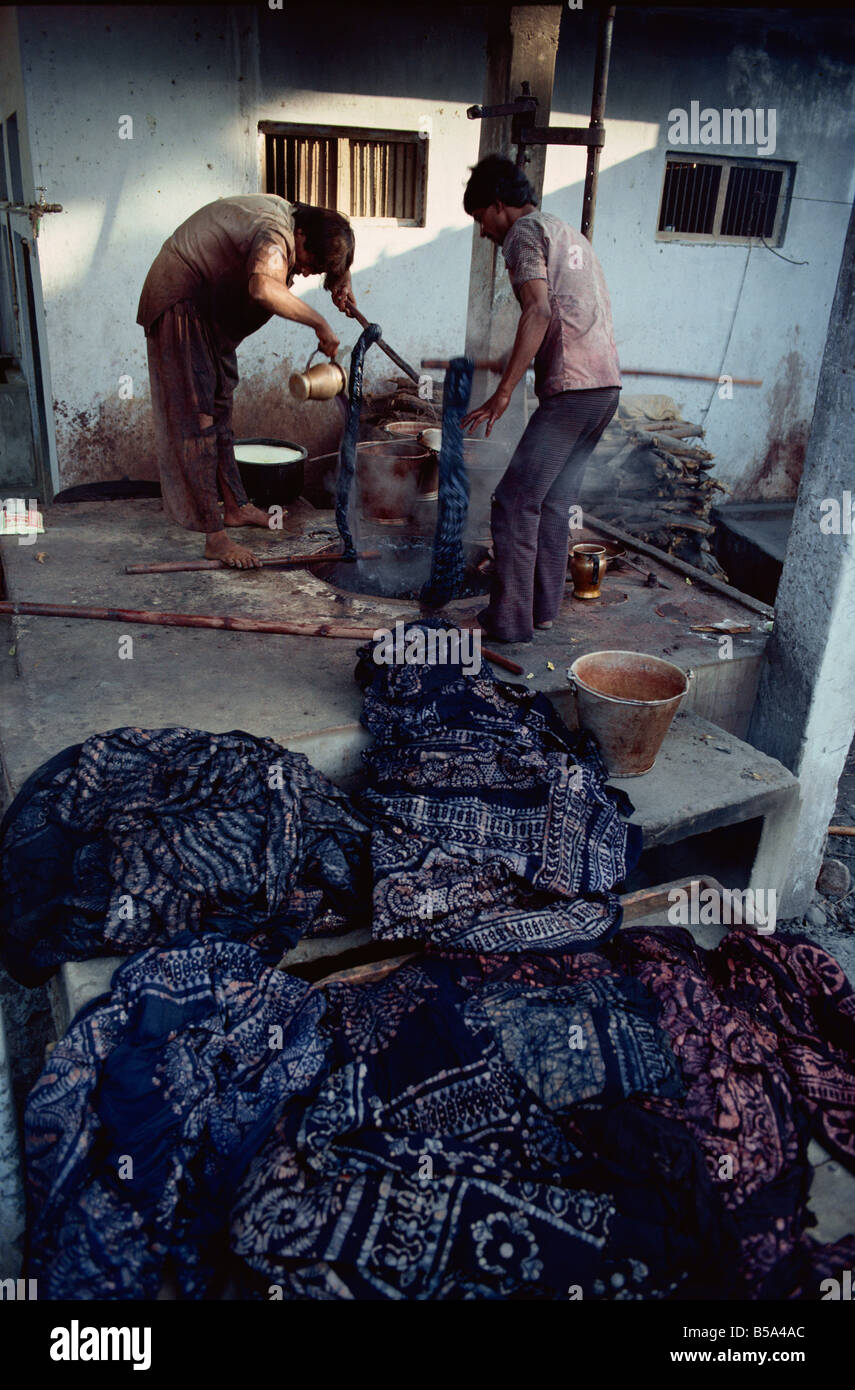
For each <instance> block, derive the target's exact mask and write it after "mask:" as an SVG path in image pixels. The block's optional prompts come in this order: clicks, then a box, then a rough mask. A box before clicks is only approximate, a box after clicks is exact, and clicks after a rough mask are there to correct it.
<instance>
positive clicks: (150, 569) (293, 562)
mask: <svg viewBox="0 0 855 1390" xmlns="http://www.w3.org/2000/svg"><path fill="white" fill-rule="evenodd" d="M379 554H380V552H379V550H365V551H363V553H362V554H361V555H358V556H356V557H355V559H358V560H376V558H377V556H378V555H379ZM330 560H344V561H346V563H348V564H351V563H354V561H350V560H347V557H346V556H344V555H342V553H341V551H340V550H318V551H316V552H315V554H314V555H271V556H270V557H265V558H264V559H263V560H259V564H260V565H261V566H262V568H264V569H278V568H280V567H281V568H289V567H299V566H300V565H320V564H326V563H327V562H329V561H330ZM229 569H234V570H235V572H236V573H243V574H251V573H252V571H251V570H243V571H239V570H238V569H237V566H235V565H227V564H226V563H225V561H224V560H163V561H158V562H157V563H155V564H151V565H125V574H177V573H179V572H180V571H181V570H229Z"/></svg>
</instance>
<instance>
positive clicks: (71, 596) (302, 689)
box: [0, 499, 766, 794]
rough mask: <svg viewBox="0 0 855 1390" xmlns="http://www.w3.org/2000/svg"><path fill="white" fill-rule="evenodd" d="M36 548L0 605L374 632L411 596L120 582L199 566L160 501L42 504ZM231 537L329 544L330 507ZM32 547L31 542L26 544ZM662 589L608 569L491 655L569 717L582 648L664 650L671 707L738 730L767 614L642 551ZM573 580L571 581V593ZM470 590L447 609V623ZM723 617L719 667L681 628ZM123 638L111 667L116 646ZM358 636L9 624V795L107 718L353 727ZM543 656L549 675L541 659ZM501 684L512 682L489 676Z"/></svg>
mask: <svg viewBox="0 0 855 1390" xmlns="http://www.w3.org/2000/svg"><path fill="white" fill-rule="evenodd" d="M44 521H45V532H44V535H40V536H38V537H37V538H36V540H35V542H34V543H33V544H26V545H21V544H19V543H18V539H19V538H16V537H9V536H7V537H4V538H3V539H2V540H1V541H0V558H2V563H3V568H4V573H5V583H6V595H5V596H6V597H7V598H10V599H12V600H17V601H31V602H44V603H65V604H79V605H93V606H101V607H121V608H131V609H155V610H158V609H159V610H160V611H168V612H186V613H197V614H231V615H244V616H254V617H259V618H267V619H270V618H279V619H285V620H291V619H293V620H297V621H306V620H308V619H310V618H318V619H320V620H336V621H338V622H340V623H353V624H354V625H359V626H363V627H364V626H368V627H371V628H376V627H381V626H387V625H392V624H394V622H395V621H396V620H397V619H399V618H404V617H414V616H416V613H417V606H416V605H415V604H414V603H413V602H412V601H401V600H394V599H384V598H371V597H364V596H361V595H355V594H345V593H343V592H341V591H339V590H337V589H334V588H333V587H332V586H331V585H329V584H327V583H325V582H322V581H321V580H320V579H317V578H316V577H315V576H314V575H312V574H310V573H309V572H308V571H307V570H290V571H289V570H279V571H272V570H263V571H262V570H256V571H249V572H246V571H243V572H234V571H225V570H223V571H195V572H193V571H191V572H179V573H172V574H165V575H126V574H125V572H124V570H125V566H126V564H129V563H143V562H153V561H162V560H180V559H182V558H187V559H196V558H200V557H201V554H202V538H201V536H197V535H194V534H192V533H190V532H187V531H184V530H182V529H181V528H180V527H179V526H176V525H173V524H171V523H170V522H169V521H168V520H167V518H166V517H165V515H164V513H163V510H162V507H161V504H160V502H159V501H157V500H148V499H146V500H135V501H121V502H119V501H116V502H85V503H74V504H71V505H60V506H54V507H50V508H47V509H46V511H45V514H44ZM234 534H235V535H239V536H240V538H241V539H243V540H246V541H247V542H248V543H249V544H251V546H252V547H253V548H254V549H255V551H256V553H257V554H259V555H272V554H275V553H280V554H281V553H293V552H295V551H302V550H307V551H309V550H324V549H330V548H335V547H336V545H337V543H338V538H337V533H336V530H335V525H334V521H333V517H332V513H331V512H322V511H316V510H314V509H313V508H312V507H310V506H309V504H308V503H306V502H304V501H302V500H301V501H300V502H298V503H297V504H295V505H294V506H293V507H292V508H291V510H290V512H289V514H288V515H287V517H286V518H285V520H284V528H283V530H281V531H273V532H264V531H261V530H256V529H254V528H253V529H251V530H249V529H247V530H245V531H243V532H241V533H237V532H236V533H234ZM27 539H29V538H27ZM643 563H644V564H645V568H648V567H649V568H652V569H654V570H655V571H656V572H657V573H659V574H660V575H661V577H662V578H663V579H664V581H665V582H666V583H667V584H669V585H670V586H671V587H670V591H666V590H665V589H661V588H656V589H651V588H647V587H645V584H644V579H643V577H642V575H640V574H637V573H634V572H633V571H632V570H629V569H626V568H624V569H621V570H614V571H613V572H610V573H609V575H608V576H607V578H606V580H605V582H604V585H603V597H602V600H601V601H595V602H591V603H583V602H580V601H579V600H574V599H572V598H571V597H568V598H567V600H566V601H565V604H564V608H563V611H562V613H561V616H560V618H559V620H558V622H557V623H556V625H555V627H554V628H553V629H552V630H551V631H550V632H544V633H538V634H537V635H536V637H535V641H534V643H533V644H532V645H531V646H528V647H523V648H515V647H504V646H503V647H501V648H500V649H499V650H500V651H501V652H502V653H503V654H505V655H507V656H509V657H511V658H513V659H515V660H517V661H519V662H520V663H523V664H524V673H525V675H524V677H522V678H520V677H517V678H516V679H521V680H524V679H525V676H528V675H529V674H530V676H531V678H530V679H529V680H528V681H526V682H525V683H526V684H528V685H529V686H531V687H533V688H536V689H539V690H543V691H545V692H546V693H548V694H549V695H550V696H552V697H553V698H555V700H556V703H557V705H558V707H559V709H560V712H561V713H562V715H563V716H564V717H565V718H567V719H569V720H571V722H572V719H573V711H572V702H571V698H570V693H569V683H568V680H567V674H566V672H567V667H568V666H569V665H570V663H571V662H572V661H574V660H575V658H576V657H577V656H581V655H583V654H584V653H585V652H588V651H595V650H597V649H602V648H622V649H629V650H635V651H646V652H651V653H653V654H654V655H661V656H665V657H666V658H668V659H671V660H673V661H675V662H676V663H677V664H678V665H680V666H682V667H684V668H688V667H691V668H693V669H694V670H695V671H696V672H697V677H696V680H695V681H694V682H693V688H692V690H691V691H690V694H689V695H688V696H687V698H686V701H685V702H684V707H685V708H686V709H694V710H695V711H696V712H697V713H699V714H702V715H703V716H704V717H706V718H709V719H712V720H713V721H714V722H716V723H719V724H721V725H722V727H724V728H728V729H729V730H730V731H731V732H733V733H736V734H737V735H741V734H742V733H743V732H744V726H745V721H746V719H747V714H748V711H749V710H750V706H751V702H752V700H753V697H754V689H755V686H756V679H757V673H758V670H759V664H760V657H761V655H762V652H763V647H764V645H765V641H766V633H765V631H764V623H763V619H762V618H761V617H759V616H758V615H757V614H756V613H753V612H752V611H750V610H748V609H746V608H743V607H742V605H741V604H739V603H738V602H737V601H735V600H732V599H729V598H724V597H719V596H718V595H716V594H713V593H712V592H710V591H703V590H702V589H701V588H700V587H699V586H690V585H688V584H686V583H685V581H684V579H683V578H682V577H681V576H680V575H678V574H676V573H675V572H674V571H671V570H669V569H668V568H667V567H665V566H662V565H659V564H658V563H656V562H653V561H651V562H650V563H649V566H648V562H646V561H644V562H643ZM569 593H570V589H569V586H568V595H569ZM482 603H483V600H478V599H473V600H469V601H468V602H465V603H464V602H460V603H456V604H452V605H450V606H449V608H448V610H447V613H448V615H449V616H450V617H451V618H455V619H458V618H459V617H460V616H461V615H463V614H464V613H471V612H473V611H475V610H477V609H478V608H479V607H480V606H481V605H482ZM725 618H735V619H738V620H740V621H745V622H748V623H750V625H751V632H750V633H748V634H745V635H741V636H737V637H735V638H734V639H733V643H734V652H733V659H732V660H729V661H728V660H725V661H722V660H720V659H719V655H718V651H719V645H718V639H717V638H716V637H715V636H711V635H704V634H699V633H692V632H690V631H689V627H690V625H691V624H692V623H694V622H702V621H705V620H712V621H719V620H722V619H725ZM124 636H130V637H132V638H133V659H131V660H128V659H124V660H123V659H120V656H119V649H120V648H119V638H120V637H124ZM358 645H359V643H358V642H356V641H347V640H334V639H327V638H312V637H296V636H279V635H271V634H261V633H239V632H224V631H216V630H199V629H186V628H164V627H151V626H140V625H129V624H122V623H121V622H98V621H91V622H87V621H81V620H77V619H72V618H41V617H31V618H27V617H24V618H15V619H12V620H11V622H10V623H9V642H8V643H7V644H5V645H4V648H3V654H4V660H3V712H2V715H0V744H2V756H3V761H4V767H5V772H6V777H7V782H8V786H7V792H12V793H13V794H14V792H15V791H16V790H17V788H18V787H19V786H20V785H21V783H22V782H23V780H24V779H25V778H26V777H27V776H28V775H29V773H30V772H32V771H33V770H34V769H35V768H36V767H37V766H38V765H39V764H40V763H41V762H43V761H44V759H46V758H48V757H50V756H51V755H52V754H54V753H57V752H59V751H60V750H61V749H63V748H65V747H67V746H68V745H69V744H70V743H75V742H78V741H79V740H81V739H84V738H86V737H87V736H88V735H90V734H92V733H96V732H99V731H103V730H106V729H111V728H116V727H118V726H120V725H137V726H141V727H158V726H163V725H169V724H183V725H189V726H192V727H196V728H201V729H206V730H210V731H211V732H224V731H227V730H229V729H235V728H237V729H244V730H246V731H247V732H249V733H253V734H256V735H266V736H269V737H271V738H274V739H277V740H278V741H280V742H283V743H287V742H289V741H291V740H293V739H294V738H295V737H299V736H302V735H307V734H309V733H311V732H315V731H318V730H323V729H335V728H341V727H342V726H353V725H355V724H356V723H357V722H358V719H359V711H360V706H361V697H360V692H359V689H358V687H357V685H356V683H355V681H354V680H353V669H354V664H355V655H356V649H357V646H358ZM550 662H551V663H552V666H553V668H554V669H553V670H550V669H549V663H550ZM500 674H501V675H502V677H503V678H504V679H514V678H513V677H510V676H507V675H506V674H505V673H500Z"/></svg>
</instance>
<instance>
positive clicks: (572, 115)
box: [544, 8, 855, 500]
mask: <svg viewBox="0 0 855 1390" xmlns="http://www.w3.org/2000/svg"><path fill="white" fill-rule="evenodd" d="M593 43H594V33H593V21H592V17H591V16H585V15H584V14H580V13H579V12H574V11H570V12H568V13H567V14H566V15H565V18H564V21H563V24H562V33H561V43H560V46H559V53H558V64H557V70H556V83H555V93H554V106H555V110H554V114H553V118H552V119H553V123H554V124H566V125H578V124H587V120H588V113H589V112H590V100H591V71H592V66H593V53H594V49H593ZM853 95H855V89H853V69H852V67H851V65H850V64H849V63H847V62H846V61H844V60H843V57H842V55H841V54H840V39H839V31H838V30H836V29H835V28H834V27H833V25H832V24H828V25H827V26H824V22H823V21H822V20H821V19H820V20H817V21H814V20H813V18H812V17H811V16H810V15H809V14H803V15H801V16H789V17H788V16H786V15H784V14H783V13H782V12H780V11H779V12H776V13H774V14H770V15H769V16H768V17H767V16H763V15H761V14H758V12H757V11H752V13H751V15H750V16H749V15H740V14H739V12H738V11H734V10H731V11H727V12H724V11H721V10H719V11H717V12H712V13H710V14H708V15H705V14H704V12H702V11H694V12H692V13H687V12H683V13H682V14H678V13H674V12H670V13H665V12H660V13H659V14H657V13H656V12H648V13H646V14H645V13H639V12H636V11H634V10H624V9H621V8H618V11H617V16H616V20H615V26H614V39H613V49H612V65H611V75H610V79H609V87H608V102H607V138H606V146H605V149H604V152H603V157H602V163H601V171H602V172H601V176H600V186H599V197H598V203H597V215H596V223H595V229H594V243H595V247H596V250H597V253H598V255H599V257H600V259H601V260H602V262H603V266H604V269H605V272H606V278H607V280H608V284H609V289H610V292H611V297H612V307H613V311H614V318H615V333H616V337H617V342H618V350H619V353H620V360H621V363H622V364H624V365H625V366H628V367H639V368H642V367H644V368H651V367H652V368H661V369H665V370H671V371H683V372H697V373H701V374H705V375H713V376H718V375H719V373H720V372H726V373H729V374H730V375H731V376H736V377H752V378H760V379H762V381H763V386H762V388H760V389H757V388H742V389H740V388H738V387H735V388H734V391H733V399H732V400H727V399H722V398H720V396H719V393H718V388H717V387H716V386H714V385H709V384H705V383H703V384H702V383H700V382H690V381H674V380H669V379H666V378H652V377H626V378H625V381H624V389H625V391H639V392H642V391H644V392H662V393H665V394H668V395H670V396H673V397H674V398H675V399H676V400H677V401H678V402H679V403H680V404H681V406H682V408H683V414H684V415H685V416H686V418H687V419H691V420H700V421H702V422H705V424H706V429H707V438H708V444H709V448H710V450H711V451H712V452H713V453H714V454H715V455H716V469H715V473H716V476H717V477H719V478H720V479H721V481H722V482H724V483H725V484H727V485H728V486H730V487H731V488H732V490H733V494H732V495H733V497H734V498H741V497H747V498H750V499H752V500H755V499H757V498H776V497H794V496H795V492H796V488H797V486H798V479H799V477H800V476H801V466H802V461H803V457H804V448H805V444H806V442H807V437H808V433H809V429H810V421H811V417H812V414H813V406H814V398H815V395H816V387H817V381H818V378H819V369H820V364H821V361H822V352H823V347H824V344H825V336H826V331H827V327H828V317H829V313H830V311H831V302H832V299H833V297H834V288H835V284H836V282H837V274H838V270H839V267H840V258H841V254H842V250H843V243H844V240H845V236H846V228H847V225H848V222H849V211H850V207H851V204H852V199H853V192H855V160H853V152H855V143H854V142H853V138H852V133H851V132H852V109H853ZM693 100H697V101H700V104H701V108H704V107H712V108H718V109H720V108H723V107H739V108H743V107H746V106H750V107H752V108H757V107H761V108H768V107H774V108H776V110H777V135H776V146H777V147H776V149H775V152H774V155H772V154H770V155H769V156H768V157H769V158H773V159H776V160H792V161H795V162H796V164H797V170H796V178H795V185H794V196H793V199H792V204H791V208H790V216H789V222H788V225H787V231H786V238H785V242H784V244H783V245H782V246H780V247H778V248H776V249H777V250H778V251H779V252H780V254H781V256H786V257H788V258H789V259H790V260H791V261H804V262H806V264H804V265H790V264H788V263H787V262H786V261H784V260H782V259H780V257H779V256H776V255H774V254H773V253H772V252H771V251H770V250H767V249H766V248H765V247H764V246H763V245H762V244H761V243H759V242H757V243H755V244H754V245H753V246H752V247H751V248H750V250H749V248H747V247H745V246H714V245H687V244H680V243H677V242H670V243H663V242H657V241H656V240H655V231H656V227H657V224H658V217H659V199H660V193H661V188H662V175H663V170H664V166H665V157H666V154H667V153H668V152H669V151H671V152H674V151H677V150H679V151H680V152H684V151H686V150H688V149H690V148H694V149H695V150H696V152H697V153H699V154H725V155H737V156H742V155H749V156H754V155H756V154H757V150H756V149H754V148H752V147H747V148H746V147H736V146H724V145H722V146H715V145H703V146H702V145H698V146H696V147H686V146H673V145H669V144H668V129H669V122H668V112H669V111H670V110H672V109H673V108H677V107H679V108H683V109H685V110H689V109H690V103H691V101H693ZM584 175H585V154H584V151H580V150H576V149H571V148H561V147H552V148H551V149H550V151H549V154H548V157H547V164H546V181H545V197H544V206H545V207H546V208H547V209H548V210H549V211H552V212H555V213H557V214H558V215H559V216H562V217H565V218H566V219H567V220H568V221H570V222H573V223H574V224H575V225H577V226H578V222H579V218H580V215H581V205H582V190H583V183H584ZM728 339H729V346H728Z"/></svg>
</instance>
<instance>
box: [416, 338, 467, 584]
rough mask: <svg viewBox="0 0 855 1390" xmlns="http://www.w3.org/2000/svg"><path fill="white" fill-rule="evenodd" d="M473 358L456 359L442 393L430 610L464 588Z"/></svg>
mask: <svg viewBox="0 0 855 1390" xmlns="http://www.w3.org/2000/svg"><path fill="white" fill-rule="evenodd" d="M474 369H475V363H474V362H473V361H472V358H471V357H453V358H452V359H451V361H450V362H449V364H448V371H447V372H446V374H445V389H444V390H443V393H442V447H441V449H440V453H439V504H438V507H437V518H436V532H435V533H434V538H433V561H432V563H431V571H430V579H429V580H428V582H427V584H426V585H425V586H424V588H423V589H422V592H421V600H422V603H424V604H425V605H426V606H427V607H428V608H441V607H442V605H443V604H444V603H448V601H449V599H452V598H454V597H455V595H456V594H458V593H459V591H460V588H461V586H462V584H463V574H464V570H465V567H466V566H465V560H464V557H463V542H462V536H463V527H464V526H465V524H466V513H467V512H468V510H469V479H468V478H467V476H466V465H465V464H464V462H463V430H462V428H461V424H460V422H461V420H462V418H463V416H464V414H465V412H466V408H467V406H468V405H469V393H470V392H471V390H472V373H473V371H474Z"/></svg>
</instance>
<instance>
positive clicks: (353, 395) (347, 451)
mask: <svg viewBox="0 0 855 1390" xmlns="http://www.w3.org/2000/svg"><path fill="white" fill-rule="evenodd" d="M382 333H383V330H382V328H381V327H380V325H379V324H376V323H369V324H368V326H367V328H365V329H364V330H363V331H362V333H360V335H359V337H358V338H357V340H356V344H355V345H354V348H353V351H352V352H351V354H350V382H349V389H348V400H349V404H348V408H347V423H346V424H345V427H344V438H343V439H342V441H341V449H340V450H339V455H338V478H337V480H336V489H335V522H336V526H337V527H338V530H339V535H340V536H341V539H342V542H343V544H344V554H343V557H342V558H343V559H345V560H355V559H356V546H355V545H354V543H353V536H352V535H351V532H350V527H349V526H348V523H347V513H348V510H349V506H350V489H351V487H352V485H353V475H354V473H355V472H356V441H357V439H358V437H359V417H360V415H361V413H362V361H363V358H364V357H365V353H366V352H367V350H368V348H370V346H371V344H372V343H376V342H377V339H378V338H380V337H381V336H382Z"/></svg>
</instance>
